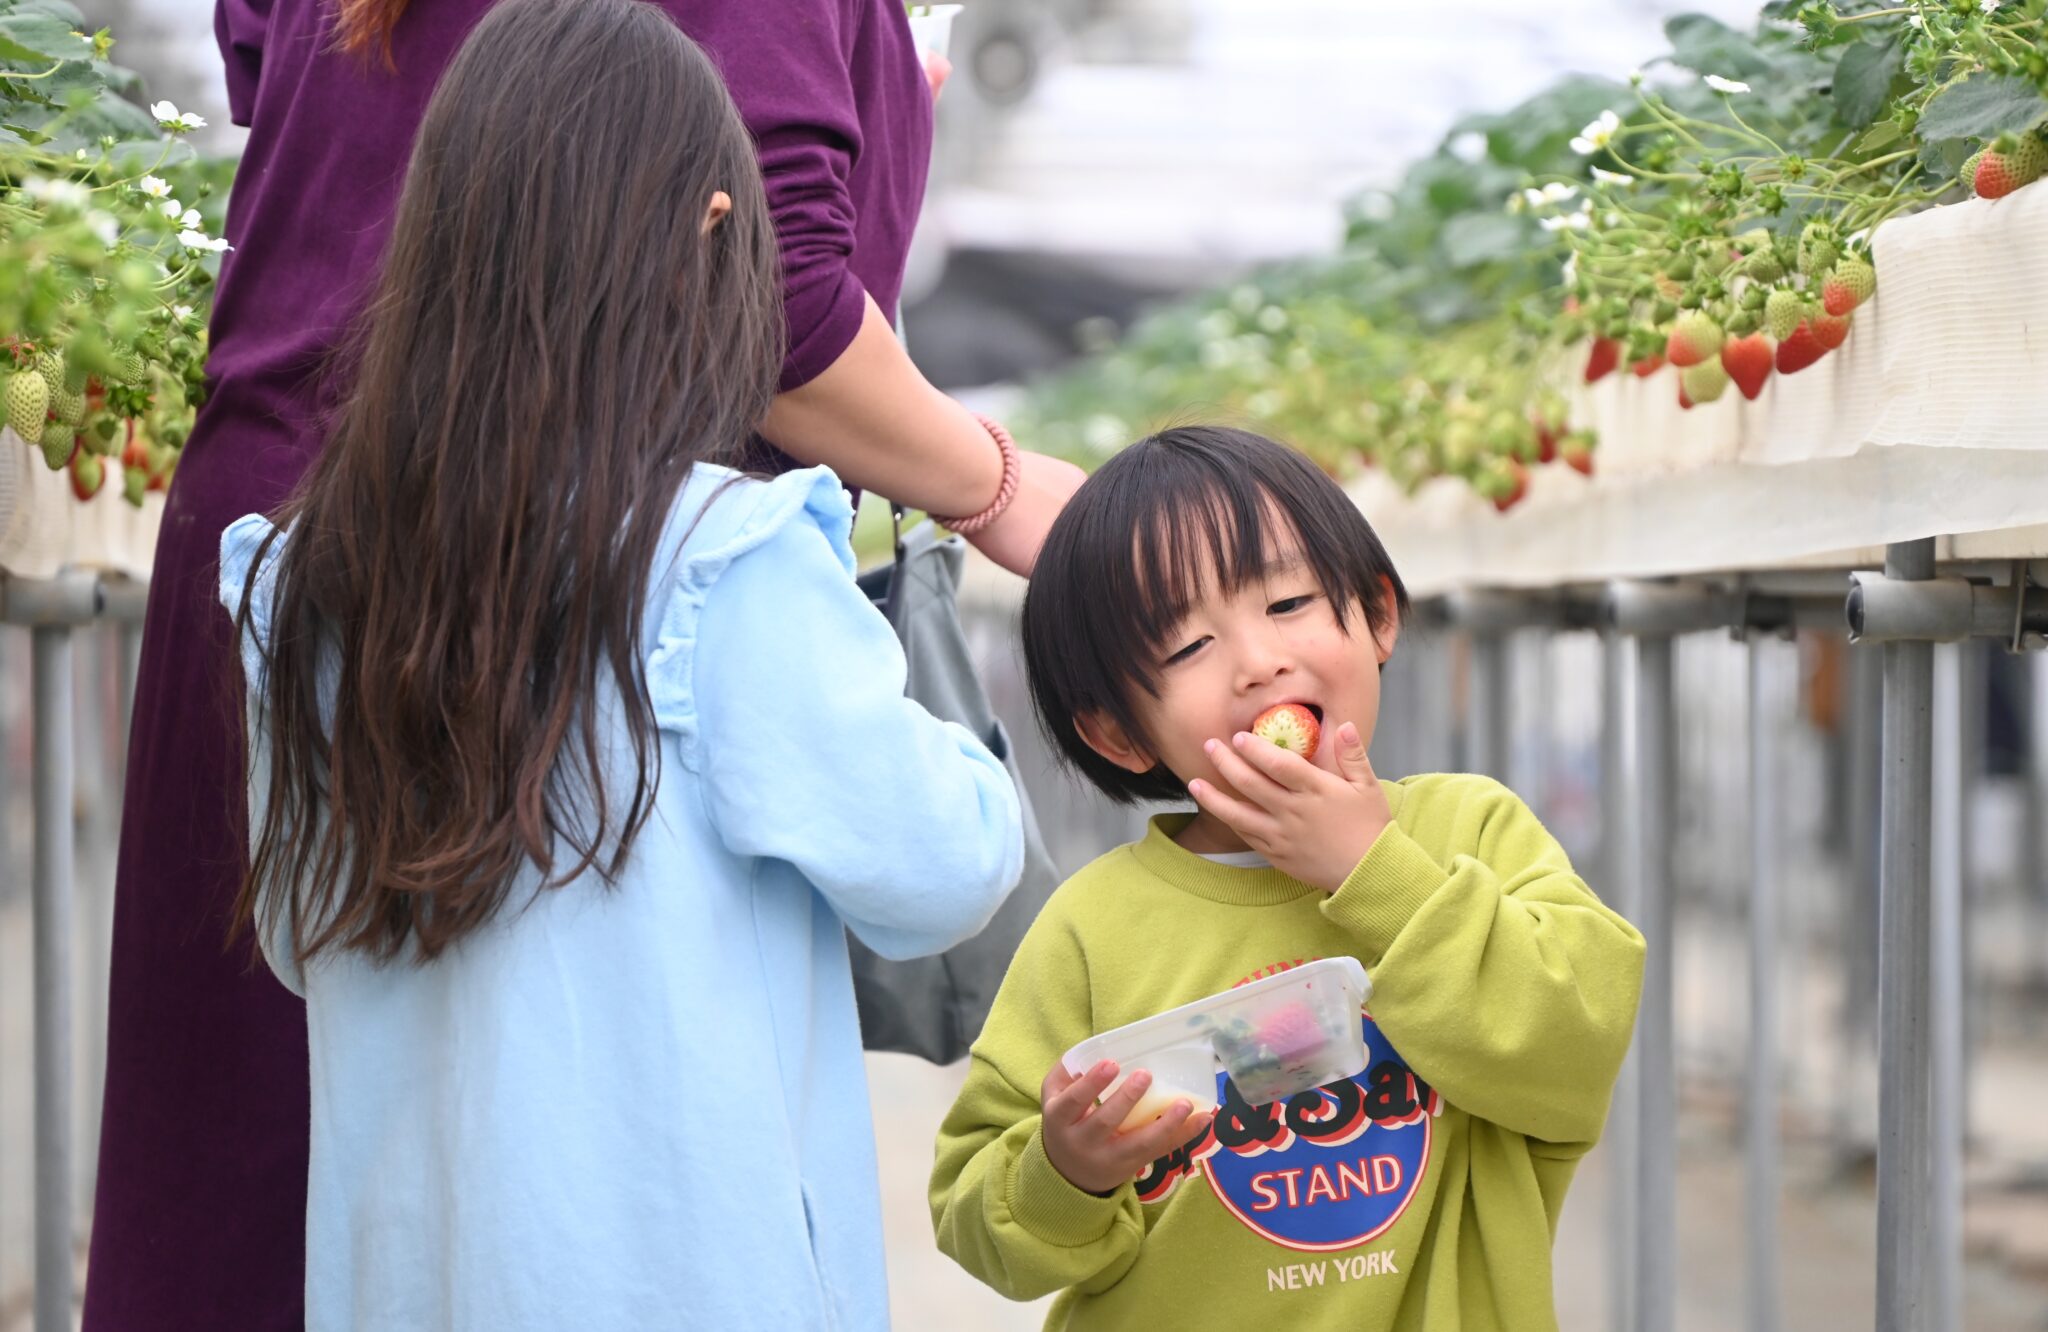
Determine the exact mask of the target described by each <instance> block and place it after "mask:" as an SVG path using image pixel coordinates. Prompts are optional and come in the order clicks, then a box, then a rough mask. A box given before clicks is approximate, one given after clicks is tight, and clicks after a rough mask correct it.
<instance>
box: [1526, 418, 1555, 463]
mask: <svg viewBox="0 0 2048 1332" xmlns="http://www.w3.org/2000/svg"><path fill="white" fill-rule="evenodd" d="M1530 424H1532V425H1533V426H1535V428H1536V461H1537V462H1539V463H1552V462H1556V461H1557V431H1556V429H1555V428H1553V427H1551V426H1548V425H1545V424H1544V423H1543V422H1542V421H1541V420H1537V421H1532V422H1531V423H1530Z"/></svg>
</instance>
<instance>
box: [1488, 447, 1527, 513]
mask: <svg viewBox="0 0 2048 1332" xmlns="http://www.w3.org/2000/svg"><path fill="white" fill-rule="evenodd" d="M1479 490H1480V493H1481V494H1483V495H1485V496H1486V497H1487V498H1488V499H1490V500H1492V501H1493V507H1494V508H1496V509H1498V510H1500V511H1501V512H1502V513H1506V512H1507V511H1508V510H1509V509H1512V508H1514V507H1515V506H1516V505H1517V504H1520V503H1521V502H1522V499H1523V497H1524V496H1526V495H1527V494H1528V493H1529V469H1528V468H1526V467H1524V466H1523V465H1522V460H1521V459H1520V458H1502V459H1500V460H1499V461H1498V462H1496V463H1495V464H1494V467H1493V469H1492V470H1491V471H1489V472H1488V473H1487V474H1486V475H1485V476H1484V477H1482V478H1481V481H1480V487H1479Z"/></svg>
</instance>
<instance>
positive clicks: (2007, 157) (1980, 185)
mask: <svg viewBox="0 0 2048 1332" xmlns="http://www.w3.org/2000/svg"><path fill="white" fill-rule="evenodd" d="M2008 140H2009V141H2010V142H2008ZM2044 172H2048V144H2043V143H2042V142H2041V140H2040V137H2039V136H2038V135H2034V134H2021V135H2016V136H2015V135H2009V134H2001V135H1999V136H1998V139H1997V141H1996V142H1994V143H1993V144H1992V145H1991V146H1990V147H1989V148H1987V149H1985V150H1984V155H1983V157H1981V158H1980V159H1978V162H1977V173H1976V175H1974V176H1973V177H1971V184H1972V186H1973V187H1974V188H1975V189H1976V191H1977V197H1978V198H1980V199H2002V198H2004V197H2005V196H2006V195H2008V194H2011V193H2012V192H2013V191H2014V190H2016V189H2019V188H2020V187H2021V186H2023V185H2031V184H2033V183H2034V182H2035V181H2037V180H2039V179H2040V178H2041V176H2042V174H2043V173H2044Z"/></svg>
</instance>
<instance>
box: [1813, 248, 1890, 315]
mask: <svg viewBox="0 0 2048 1332" xmlns="http://www.w3.org/2000/svg"><path fill="white" fill-rule="evenodd" d="M1876 290H1877V270H1876V269H1874V268H1872V267H1871V266H1870V265H1869V264H1867V263H1865V262H1863V261H1862V260H1861V259H1858V258H1857V257H1856V256H1854V255H1850V256H1848V257H1847V258H1844V259H1843V260H1842V261H1841V262H1840V263H1837V264H1836V265H1835V267H1834V270H1833V271H1832V272H1830V273H1829V274H1828V276H1827V281H1825V282H1823V283H1821V284H1820V303H1821V306H1822V308H1824V309H1825V310H1826V311H1827V312H1828V313H1829V314H1831V315H1845V314H1847V313H1849V312H1850V311H1851V310H1853V309H1855V308H1856V307H1857V306H1859V305H1861V304H1863V302H1865V301H1867V300H1869V299H1870V296H1871V293H1872V292H1875V291H1876Z"/></svg>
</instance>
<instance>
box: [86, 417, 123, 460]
mask: <svg viewBox="0 0 2048 1332" xmlns="http://www.w3.org/2000/svg"><path fill="white" fill-rule="evenodd" d="M120 433H121V426H120V423H119V422H118V421H116V420H115V419H114V418H113V417H111V416H108V415H106V414H105V413H101V414H100V415H98V416H96V417H94V418H93V419H92V420H91V421H89V422H87V423H86V424H85V426H84V427H83V428H82V429H80V430H79V432H78V438H79V441H80V442H81V443H83V444H84V445H85V447H87V448H89V449H91V450H92V451H93V452H94V453H97V454H99V455H100V456H101V457H102V458H109V457H112V456H113V455H114V453H115V445H114V440H115V438H116V437H117V436H118V435H119V434H120Z"/></svg>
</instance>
